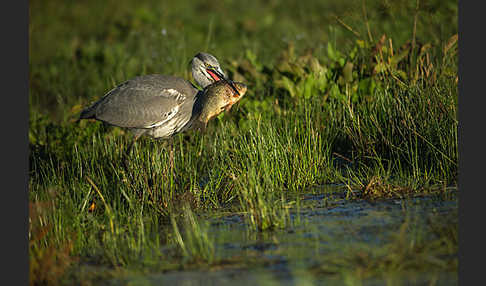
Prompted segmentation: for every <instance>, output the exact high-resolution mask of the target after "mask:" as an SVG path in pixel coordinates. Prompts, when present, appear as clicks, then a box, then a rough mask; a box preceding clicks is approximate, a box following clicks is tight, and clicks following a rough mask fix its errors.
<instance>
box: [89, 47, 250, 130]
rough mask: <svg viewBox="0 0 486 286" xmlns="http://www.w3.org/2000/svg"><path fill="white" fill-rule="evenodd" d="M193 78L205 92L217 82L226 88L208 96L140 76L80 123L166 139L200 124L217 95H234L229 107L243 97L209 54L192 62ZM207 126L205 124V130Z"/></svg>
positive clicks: (170, 79)
mask: <svg viewBox="0 0 486 286" xmlns="http://www.w3.org/2000/svg"><path fill="white" fill-rule="evenodd" d="M192 75H193V78H194V79H195V80H196V82H197V83H198V84H199V85H200V86H201V87H202V88H206V87H208V86H210V85H211V84H213V83H215V82H218V81H221V82H224V83H225V84H226V85H225V84H218V85H216V86H218V87H214V88H212V89H213V90H215V91H214V92H208V89H205V90H204V91H200V90H199V89H197V88H196V87H195V86H194V85H193V84H192V83H190V82H189V81H187V80H185V79H183V78H180V77H175V76H169V75H159V74H152V75H144V76H139V77H135V78H133V79H130V80H128V81H126V82H124V83H122V84H120V85H118V86H117V87H115V88H114V89H112V90H111V91H109V92H108V93H107V94H106V95H105V96H104V97H103V98H101V99H100V100H98V101H97V102H95V103H94V104H92V105H91V106H90V107H88V108H86V109H84V110H83V111H82V113H81V115H80V119H87V118H93V119H97V120H101V121H103V122H106V123H108V124H111V125H115V126H119V127H124V128H128V129H130V130H131V131H132V132H134V134H135V138H138V137H139V136H141V135H143V134H145V135H148V136H151V137H153V138H161V139H163V138H169V137H171V136H173V135H174V134H177V133H179V132H181V131H184V130H186V129H187V128H189V127H190V126H191V125H192V122H193V121H194V120H199V119H200V115H201V113H204V112H206V111H205V110H207V108H208V107H209V105H210V104H212V102H213V101H214V98H216V97H217V96H214V94H221V96H220V97H221V100H223V99H222V98H223V96H222V95H223V94H226V93H227V91H228V92H230V93H231V94H234V95H233V96H232V99H231V100H230V101H231V102H232V103H231V104H230V105H229V106H231V105H232V104H233V103H234V102H236V101H237V100H236V101H235V99H238V100H239V98H240V97H241V96H242V95H243V94H241V96H240V94H238V91H237V89H236V87H235V86H234V85H233V83H229V82H227V81H226V79H225V75H224V73H223V71H222V70H221V68H220V67H219V63H218V61H217V60H216V58H214V57H213V56H211V55H209V54H205V53H199V54H197V55H196V56H195V57H194V58H193V60H192ZM222 86H226V87H222ZM243 88H244V91H243V93H244V92H246V86H244V85H242V84H239V86H238V89H241V90H242V89H243ZM224 90H226V91H224ZM207 95H210V96H209V98H211V100H210V101H208V100H206V99H205V98H207ZM230 101H228V102H227V103H229V102H230ZM233 101H234V102H233ZM208 102H209V105H208ZM219 112H221V111H219ZM208 120H209V119H208ZM200 121H201V120H200ZM202 121H204V120H202ZM206 123H207V121H206V122H203V124H204V126H205V124H206Z"/></svg>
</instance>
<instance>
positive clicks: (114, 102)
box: [96, 81, 195, 128]
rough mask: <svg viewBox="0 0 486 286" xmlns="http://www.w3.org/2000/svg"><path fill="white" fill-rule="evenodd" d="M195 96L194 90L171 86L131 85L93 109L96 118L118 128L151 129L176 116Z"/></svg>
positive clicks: (105, 98)
mask: <svg viewBox="0 0 486 286" xmlns="http://www.w3.org/2000/svg"><path fill="white" fill-rule="evenodd" d="M168 85H174V87H167V86H168ZM194 94H195V92H194V91H193V90H189V92H188V90H184V89H182V90H181V89H180V88H178V87H177V85H176V84H174V82H172V84H163V85H161V84H160V82H159V83H153V82H140V81H139V82H135V83H133V82H132V83H128V84H126V85H124V86H121V87H120V88H117V89H114V90H112V91H111V92H110V94H108V95H107V96H105V97H104V98H103V99H102V101H101V102H99V103H98V105H97V107H96V118H97V119H99V120H102V121H105V122H107V123H110V124H112V125H116V126H120V127H130V128H152V127H156V126H158V125H161V124H163V123H164V122H166V121H167V120H170V119H171V118H172V117H173V116H175V115H176V114H177V113H178V111H179V109H180V106H181V104H182V103H183V102H184V101H186V100H191V99H192V98H193V97H194Z"/></svg>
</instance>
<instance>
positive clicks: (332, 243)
mask: <svg viewBox="0 0 486 286" xmlns="http://www.w3.org/2000/svg"><path fill="white" fill-rule="evenodd" d="M456 194H457V191H456V190H453V189H452V190H448V191H446V192H443V193H442V194H440V195H429V196H422V197H415V198H407V199H385V200H379V201H367V200H361V199H356V198H354V199H349V198H347V197H349V192H347V191H345V190H344V189H343V188H342V187H341V186H326V187H323V188H319V189H316V190H314V191H313V192H312V193H310V194H306V195H303V196H301V197H300V203H299V205H300V208H299V209H298V210H294V211H293V212H292V214H291V216H292V221H293V225H292V226H290V227H289V228H287V229H285V230H277V231H267V232H263V233H256V232H253V231H249V230H248V229H249V228H248V226H247V225H245V219H244V217H243V216H242V215H226V216H221V217H218V218H212V219H209V228H210V233H211V235H212V237H213V238H214V241H215V257H217V258H218V261H222V262H221V263H216V265H215V266H211V267H208V268H205V269H199V270H197V269H196V270H185V271H175V272H167V273H160V274H154V275H148V276H143V277H140V276H138V277H132V278H130V279H128V280H125V281H124V283H128V284H130V285H165V284H167V285H232V286H235V285H263V284H264V285H272V284H275V285H322V284H325V285H346V284H348V285H356V284H358V285H361V284H363V285H383V284H387V285H388V284H390V283H391V284H392V285H408V284H413V285H417V284H419V285H421V284H426V285H429V284H430V283H432V284H434V283H437V285H457V271H452V273H451V272H446V271H443V272H440V271H439V272H437V271H434V272H423V271H422V272H415V273H409V272H407V275H404V274H398V275H393V274H390V273H382V274H380V275H374V276H373V277H366V279H364V280H362V281H358V282H357V281H354V280H353V279H356V278H353V277H355V276H352V275H351V276H349V275H348V276H346V274H345V273H344V272H345V271H346V270H349V271H350V272H353V269H352V268H353V267H354V265H353V264H352V263H350V264H349V263H348V264H346V257H350V255H351V256H352V254H353V253H355V252H358V251H361V250H362V249H365V250H370V249H380V247H383V246H384V245H386V244H387V243H388V244H389V243H390V242H391V241H393V239H396V237H397V234H398V233H399V231H400V228H401V227H402V226H403V225H404V224H405V223H407V224H408V227H407V232H406V235H409V236H410V237H411V239H410V243H413V240H414V239H417V240H420V239H426V238H427V237H429V236H430V234H429V233H428V232H430V226H428V224H427V221H428V219H430V217H431V216H434V217H435V218H441V217H444V218H446V217H450V216H451V215H452V216H453V217H454V216H456V214H457V195H456ZM455 222H457V220H455ZM343 261H344V262H343ZM343 263H344V264H343ZM365 263H366V262H365ZM328 264H329V265H331V266H330V267H326V265H328ZM335 265H348V266H347V267H349V269H346V267H344V272H343V267H341V268H335V267H334V266H335ZM322 266H324V268H323V267H322ZM333 267H334V268H333ZM315 269H321V270H322V269H325V271H317V272H316V271H315ZM336 269H340V270H336ZM353 281H354V282H353ZM361 282H362V283H361ZM124 283H123V284H124Z"/></svg>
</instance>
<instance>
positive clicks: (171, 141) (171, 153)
mask: <svg viewBox="0 0 486 286" xmlns="http://www.w3.org/2000/svg"><path fill="white" fill-rule="evenodd" d="M168 141H169V142H168V144H169V146H168V147H169V166H170V173H171V176H172V178H174V138H173V137H170V138H169V140H168Z"/></svg>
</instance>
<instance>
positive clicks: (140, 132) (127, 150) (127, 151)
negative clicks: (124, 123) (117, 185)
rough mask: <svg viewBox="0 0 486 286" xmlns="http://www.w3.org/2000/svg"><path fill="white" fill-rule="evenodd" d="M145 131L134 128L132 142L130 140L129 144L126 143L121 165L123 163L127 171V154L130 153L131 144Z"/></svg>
mask: <svg viewBox="0 0 486 286" xmlns="http://www.w3.org/2000/svg"><path fill="white" fill-rule="evenodd" d="M145 132H146V130H142V129H136V130H135V131H134V135H135V136H134V137H133V140H132V142H130V145H128V148H127V149H126V150H125V152H123V165H124V167H125V170H126V171H127V172H128V156H129V155H130V152H131V151H132V148H133V145H134V144H135V142H136V141H137V139H138V138H140V136H142V135H143V134H144V133H145Z"/></svg>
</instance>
